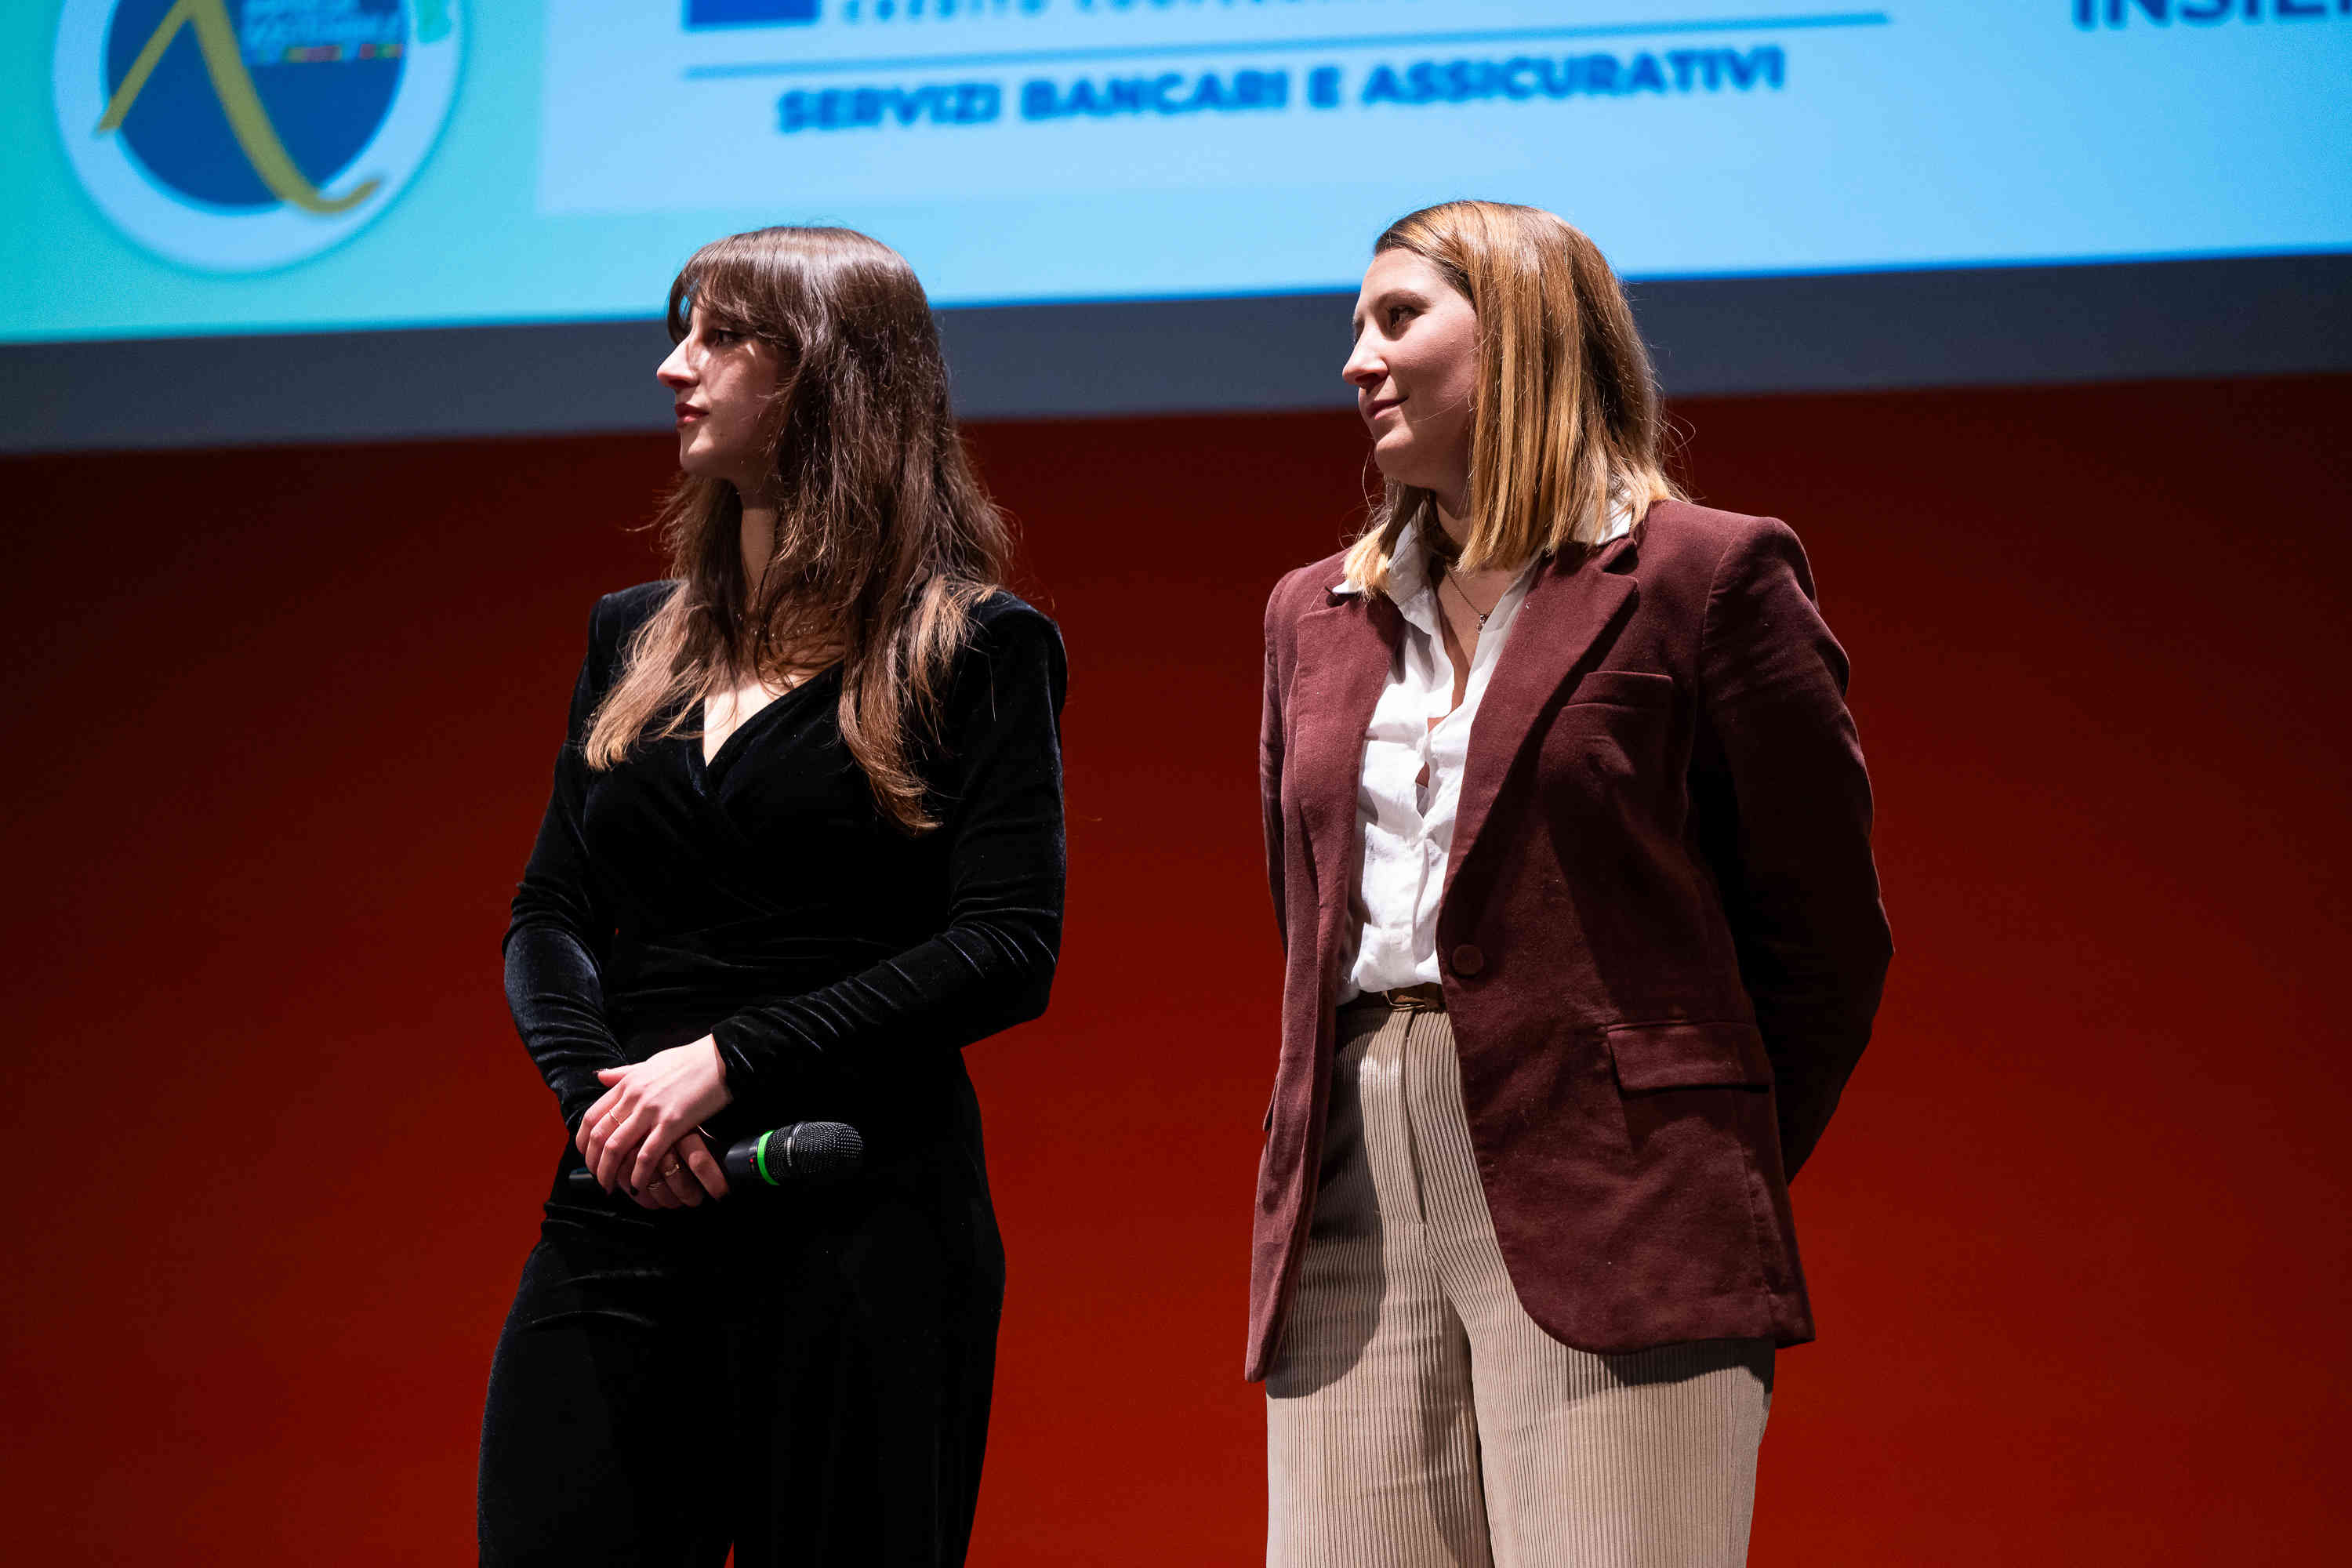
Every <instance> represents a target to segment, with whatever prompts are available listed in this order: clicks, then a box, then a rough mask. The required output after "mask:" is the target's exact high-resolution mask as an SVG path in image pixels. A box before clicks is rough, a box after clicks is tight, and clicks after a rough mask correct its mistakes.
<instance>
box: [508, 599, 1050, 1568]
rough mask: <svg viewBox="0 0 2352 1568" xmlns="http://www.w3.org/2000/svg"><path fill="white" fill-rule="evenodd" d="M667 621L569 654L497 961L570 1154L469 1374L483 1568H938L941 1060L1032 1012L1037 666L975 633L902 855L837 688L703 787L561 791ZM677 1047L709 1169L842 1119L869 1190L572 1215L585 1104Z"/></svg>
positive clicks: (626, 778) (658, 759)
mask: <svg viewBox="0 0 2352 1568" xmlns="http://www.w3.org/2000/svg"><path fill="white" fill-rule="evenodd" d="M669 591H670V585H669V584H659V583H656V584H644V585H642V586H639V587H635V588H631V589H628V590H625V591H624V592H622V593H619V594H614V595H608V596H607V597H606V598H604V600H603V601H602V602H600V603H599V604H598V605H597V606H596V610H595V613H594V615H593V616H592V617H591V619H590V623H589V647H588V657H587V659H586V662H585V663H584V664H583V667H582V669H581V672H580V680H579V684H578V686H577V688H576V689H574V691H573V694H572V719H571V730H570V733H569V736H568V738H567V741H566V743H565V745H564V747H563V750H562V753H561V755H560V757H559V759H558V761H557V763H556V771H555V787H554V793H553V796H552V798H551V800H550V802H549V804H548V808H547V816H546V819H545V821H544V822H543V823H542V825H541V828H540V834H539V841H538V843H537V845H536V847H534V848H533V849H532V851H531V857H530V864H529V866H528V867H527V868H526V869H525V871H524V874H523V880H522V885H521V888H520V890H519V891H518V893H517V894H516V896H515V900H514V915H513V922H512V924H511V925H510V926H509V929H508V931H507V939H506V984H507V998H508V1002H509V1005H510V1007H511V1008H512V1010H513V1013H514V1018H515V1025H516V1027H517V1028H518V1030H519V1031H520V1033H521V1035H522V1038H523V1042H524V1044H525V1046H526V1047H528V1048H529V1049H530V1055H531V1057H532V1058H533V1059H534V1060H535V1061H536V1062H537V1063H538V1066H539V1068H540V1071H541V1074H542V1075H543V1076H544V1077H545V1079H547V1083H548V1087H549V1088H550V1089H552V1090H553V1091H554V1093H555V1097H556V1100H557V1102H558V1104H559V1105H560V1106H561V1108H562V1128H563V1130H564V1131H565V1132H566V1134H567V1142H565V1143H564V1145H563V1150H562V1157H561V1159H560V1160H559V1162H558V1164H557V1169H556V1172H555V1178H554V1187H553V1191H552V1193H551V1195H550V1196H549V1198H548V1201H547V1205H546V1209H545V1217H544V1219H543V1220H542V1222H541V1227H540V1238H539V1243H538V1245H537V1246H536V1247H534V1248H533V1249H532V1250H531V1254H530V1258H529V1259H528V1261H527V1262H526V1263H525V1265H524V1268H523V1275H522V1282H521V1285H520V1289H519V1290H518V1291H517V1294H516V1298H515V1303H514V1308H513V1310H512V1311H511V1312H510V1313H509V1317H508V1320H507V1325H506V1329H505V1331H504V1332H503V1333H502V1334H501V1336H500V1338H499V1348H498V1352H497V1357H496V1360H495V1362H494V1363H493V1365H492V1369H491V1374H490V1388H489V1396H488V1405H487V1408H486V1410H485V1414H484V1419H483V1434H482V1458H481V1476H480V1496H479V1511H478V1517H479V1528H480V1545H481V1560H482V1561H483V1562H484V1563H501V1564H504V1563H551V1564H552V1563H562V1564H564V1565H566V1568H583V1565H584V1564H590V1563H615V1564H617V1563H629V1564H667V1563H677V1564H689V1563H691V1564H705V1563H707V1564H711V1565H713V1568H715V1565H717V1564H719V1563H721V1562H723V1561H724V1559H725V1557H726V1555H727V1552H728V1549H729V1547H730V1544H731V1545H732V1547H733V1548H734V1551H735V1561H736V1563H738V1564H740V1565H742V1568H756V1565H762V1564H770V1563H795V1564H827V1565H831V1564H850V1563H856V1564H867V1563H872V1564H889V1565H893V1568H896V1565H899V1564H905V1565H908V1568H915V1565H924V1568H929V1565H932V1564H948V1563H961V1562H962V1560H963V1557H964V1551H965V1547H966V1544H967V1542H969V1539H970V1536H971V1521H972V1510H973V1507H974V1504H975V1501H976V1500H977V1494H978V1489H979V1483H980V1468H981V1455H982V1447H983V1444H984V1442H985V1438H986V1435H987V1427H988V1405H989V1393H990V1385H991V1381H992V1374H993V1369H994V1361H995V1345H996V1327H997V1319H998V1314H999V1310H1000V1308H1001V1306H1002V1303H1003V1289H1004V1263H1003V1250H1002V1247H1001V1244H1000V1242H999V1239H998V1236H997V1229H996V1221H995V1215H994V1212H993V1210H992V1208H991V1206H990V1203H989V1196H988V1181H987V1175H986V1171H985V1167H984V1165H983V1163H982V1150H981V1133H980V1115H979V1107H978V1104H977V1102H976V1100H974V1098H973V1094H972V1089H971V1079H970V1078H969V1077H967V1076H966V1074H965V1071H964V1067H963V1059H962V1055H961V1050H962V1047H965V1046H967V1045H970V1044H971V1043H972V1042H973V1041H975V1040H978V1039H980V1038H982V1037H985V1036H987V1035H991V1034H993V1033H995V1032H996V1031H997V1030H999V1029H1003V1028H1004V1027H1006V1026H1010V1025H1013V1024H1016V1023H1019V1022H1021V1021H1023V1020H1024V1019H1028V1018H1032V1017H1034V1016H1037V1015H1038V1014H1039V1013H1040V1012H1042V1011H1043V1010H1044V1008H1045V998H1046V993H1047V989H1048V987H1049V986H1050V984H1051V983H1052V979H1053V973H1054V963H1055V955H1056V952H1057V951H1058V948H1059V945H1060V939H1061V920H1062V889H1063V876H1064V847H1063V831H1062V788H1061V784H1062V778H1061V752H1060V739H1059V722H1060V710H1061V704H1062V698H1063V692H1064V689H1065V684H1066V667H1065V664H1064V660H1063V653H1062V645H1061V638H1060V637H1059V635H1058V634H1057V633H1056V632H1055V628H1054V625H1053V623H1052V622H1051V621H1049V620H1047V619H1046V618H1045V616H1041V615H1039V614H1038V613H1037V612H1036V611H1035V610H1034V609H1032V608H1030V607H1029V606H1028V605H1024V604H1023V603H1022V602H1021V601H1020V600H1018V599H1016V598H1014V597H1013V596H1012V595H1002V594H1000V595H996V596H995V597H993V598H992V600H990V601H989V603H988V604H986V605H983V606H982V608H981V609H980V610H979V612H978V613H977V617H976V618H977V626H976V629H975V635H974V637H972V639H971V642H970V643H969V644H968V645H967V647H966V648H965V649H964V651H963V652H962V654H961V656H960V658H958V661H957V664H956V668H955V671H954V675H953V678H952V680H951V682H950V695H949V698H948V701H947V704H946V707H945V710H944V713H943V717H942V721H941V724H940V736H939V738H938V740H937V741H936V742H933V743H932V744H930V745H929V748H928V749H927V750H926V752H924V754H923V768H922V771H923V776H924V777H925V779H926V780H927V782H928V783H929V785H930V787H931V792H932V800H933V803H934V804H933V811H934V815H935V816H938V817H939V819H940V822H941V824H942V826H940V828H939V829H938V830H937V831H935V832H932V833H929V834H925V835H922V836H920V837H909V836H908V835H907V834H905V833H903V832H901V831H899V830H898V829H897V828H895V827H893V826H890V825H888V824H887V822H886V821H885V820H884V819H883V817H882V816H881V814H880V812H879V810H878V809H877V806H876V805H875V804H874V800H873V796H872V795H871V792H870V791H869V789H868V787H867V784H866V778H865V775H864V773H861V772H860V771H859V769H858V767H857V764H856V761H855V760H854V759H853V758H852V757H851V756H850V754H849V752H848V750H847V748H846V747H845V745H844V743H843V742H842V739H841V731H840V727H839V725H838V723H837V721H836V719H835V702H836V700H837V699H838V697H839V694H840V683H839V678H838V676H837V674H826V675H822V676H819V677H816V678H815V679H811V680H809V681H807V682H805V683H804V684H803V685H801V686H799V687H796V688H794V689H793V690H791V691H789V692H787V693H785V694H784V695H783V696H782V697H779V698H777V699H776V700H774V701H773V702H772V703H770V704H769V705H768V706H767V707H766V708H764V709H762V710H760V711H759V712H758V713H756V714H754V715H753V716H752V717H751V718H750V719H749V720H747V721H744V723H743V724H742V725H741V727H740V728H739V729H738V730H737V731H735V732H734V733H733V734H731V735H730V736H729V737H728V738H727V741H726V743H725V744H724V745H722V746H721V747H720V748H719V752H718V753H717V755H716V756H715V757H713V758H712V759H711V760H710V762H709V764H708V765H706V764H705V763H704V761H703V756H702V742H701V741H700V739H699V738H698V737H683V738H679V739H675V740H670V741H666V742H656V743H653V744H646V745H640V746H639V747H638V748H636V750H635V752H632V753H631V755H630V756H629V758H628V760H627V761H625V762H624V763H621V764H620V765H618V766H616V767H614V768H611V769H608V770H606V771H604V772H591V771H590V770H589V769H588V767H587V765H586V763H585V762H584V760H583V756H582V754H581V750H580V742H581V741H582V738H583V734H584V730H585V723H586V721H587V718H588V716H589V714H590V713H591V712H593V710H594V708H595V705H596V703H597V701H598V700H600V699H601V698H602V697H603V695H604V690H605V689H606V687H607V686H608V685H609V684H610V683H611V681H612V680H613V679H614V676H615V675H616V673H617V669H618V665H619V662H620V652H621V649H622V647H623V645H624V643H625V639H626V637H628V635H629V634H630V633H631V632H632V631H634V630H635V628H636V627H637V626H640V625H642V624H643V622H644V621H645V619H646V617H647V616H650V615H651V614H652V613H653V611H654V610H655V609H656V607H657V606H658V605H660V604H661V602H662V599H663V596H664V595H666V594H667V593H668V592H669ZM706 1034H709V1035H711V1036H713V1037H715V1038H716V1040H717V1041H718V1044H719V1054H720V1056H721V1058H723V1060H724V1062H725V1065H726V1070H727V1079H728V1084H729V1086H730V1089H731V1090H732V1091H733V1094H734V1100H733V1102H732V1103H731V1104H730V1105H729V1106H728V1108H727V1109H726V1110H724V1111H723V1112H721V1113H720V1115H719V1117H718V1118H716V1119H715V1120H714V1121H711V1122H709V1123H708V1124H707V1125H708V1126H709V1130H710V1131H711V1132H712V1134H713V1135H714V1137H717V1138H719V1139H720V1140H721V1141H725V1140H728V1139H731V1138H734V1137H737V1136H742V1135H746V1134H749V1133H751V1132H755V1131H762V1130H765V1129H767V1128H770V1127H773V1126H778V1125H782V1124H784V1123H789V1122H793V1121H846V1122H849V1123H851V1124H852V1125H854V1126H856V1128H857V1129H858V1130H859V1131H861V1132H862V1133H863V1134H864V1135H865V1138H866V1164H865V1168H864V1172H863V1173H862V1174H861V1175H860V1176H859V1177H858V1178H857V1179H856V1180H854V1181H851V1182H849V1183H846V1184H840V1185H835V1186H825V1187H818V1188H813V1189H804V1190H792V1189H783V1190H775V1191H767V1190H761V1191H738V1192H736V1193H735V1194H732V1195H730V1197H729V1198H728V1199H727V1200H725V1201H724V1202H720V1203H711V1202H708V1201H706V1202H705V1203H704V1204H703V1205H701V1206H700V1207H698V1208H694V1209H676V1210H667V1211H648V1210H646V1209H642V1208H639V1207H638V1206H637V1205H635V1203H633V1202H631V1201H630V1200H629V1199H627V1198H626V1197H625V1196H614V1197H609V1198H608V1197H606V1196H604V1194H602V1193H600V1192H598V1191H597V1190H596V1189H595V1188H593V1186H590V1187H588V1188H587V1189H586V1190H585V1192H584V1194H583V1191H582V1190H581V1189H580V1188H579V1187H578V1186H577V1185H576V1184H573V1183H572V1182H570V1181H569V1180H568V1177H569V1176H570V1173H572V1171H573V1170H575V1169H577V1168H578V1167H579V1165H580V1163H581V1161H580V1156H579V1154H578V1153H577V1152H576V1151H575V1150H574V1149H573V1148H572V1144H571V1143H570V1142H569V1141H568V1134H569V1133H570V1132H571V1131H573V1130H575V1129H576V1128H577V1126H578V1124H579V1121H580V1118H581V1116H582V1114H583V1112H584V1111H585V1110H587V1109H588V1107H589V1106H590V1105H591V1104H593V1102H594V1101H595V1100H596V1099H597V1098H598V1097H599V1096H600V1095H601V1094H603V1093H604V1086H602V1085H601V1084H599V1083H598V1082H597V1081H596V1076H595V1075H596V1071H597V1069H598V1068H604V1067H609V1066H614V1065H616V1064H619V1063H623V1062H631V1061H638V1060H642V1059H644V1058H646V1057H647V1056H649V1055H651V1054H652V1053H653V1052H655V1051H657V1050H660V1049H663V1048H665V1047H670V1046H676V1045H682V1044H685V1043H687V1042H688V1041H691V1040H695V1039H698V1038H699V1037H702V1036H703V1035H706ZM549 1131H550V1135H551V1142H552V1134H553V1133H554V1131H556V1129H555V1128H554V1127H553V1125H552V1124H551V1125H550V1128H549Z"/></svg>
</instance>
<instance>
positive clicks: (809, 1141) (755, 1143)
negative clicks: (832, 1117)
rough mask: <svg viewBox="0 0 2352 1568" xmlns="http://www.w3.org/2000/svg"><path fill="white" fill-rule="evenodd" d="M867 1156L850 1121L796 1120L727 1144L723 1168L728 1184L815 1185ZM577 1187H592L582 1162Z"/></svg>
mask: <svg viewBox="0 0 2352 1568" xmlns="http://www.w3.org/2000/svg"><path fill="white" fill-rule="evenodd" d="M865 1160H866V1140H865V1139H864V1138H863V1137H862V1136H860V1135H859V1133H858V1131H857V1129H856V1128H855V1127H852V1126H851V1125H849V1123H847V1122H846V1121H795V1122H793V1124H792V1125H791V1126H789V1127H779V1128H776V1129H775V1130H774V1131H769V1132H762V1133H761V1134H760V1135H759V1136H758V1137H756V1138H740V1139H737V1140H736V1141H735V1142H733V1143H731V1144H730V1145H728V1148H727V1152H726V1153H724V1154H723V1155H721V1156H720V1157H719V1169H720V1170H722V1171H724V1172H725V1173H727V1184H728V1186H729V1187H730V1188H733V1187H738V1186H748V1187H783V1186H803V1185H815V1184H820V1183H824V1182H831V1181H838V1180H840V1179H841V1178H843V1177H845V1176H850V1175H855V1174H856V1171H857V1167H858V1166H859V1165H861V1164H863V1163H865ZM571 1182H572V1185H573V1186H574V1187H593V1186H595V1185H596V1173H594V1172H593V1171H591V1170H589V1169H588V1167H587V1166H585V1165H583V1166H581V1167H580V1168H579V1169H577V1170H575V1171H573V1172H572V1176H571Z"/></svg>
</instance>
